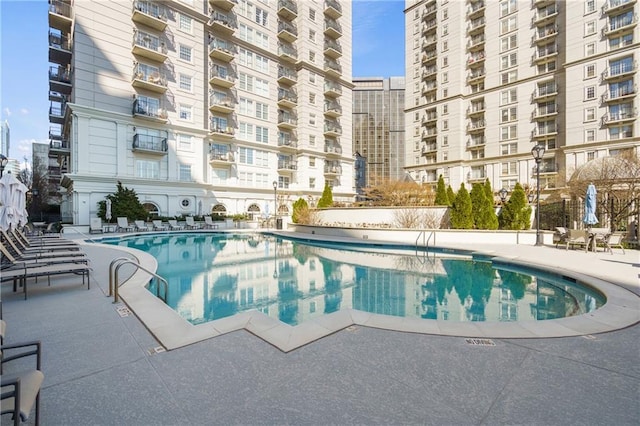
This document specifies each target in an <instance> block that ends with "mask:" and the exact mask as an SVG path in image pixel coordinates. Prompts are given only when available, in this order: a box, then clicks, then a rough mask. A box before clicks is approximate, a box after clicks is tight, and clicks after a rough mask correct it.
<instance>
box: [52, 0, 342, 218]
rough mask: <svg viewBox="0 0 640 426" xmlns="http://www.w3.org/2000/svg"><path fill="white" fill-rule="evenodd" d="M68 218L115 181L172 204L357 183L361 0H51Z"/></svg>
mask: <svg viewBox="0 0 640 426" xmlns="http://www.w3.org/2000/svg"><path fill="white" fill-rule="evenodd" d="M49 26H50V32H49V47H50V48H49V62H50V69H49V82H50V84H49V89H50V91H49V99H50V101H51V108H50V121H51V130H50V138H51V142H50V154H49V155H50V156H52V157H54V158H56V159H57V164H58V168H57V170H56V168H52V170H51V172H52V173H51V175H52V177H54V178H56V179H58V180H59V182H60V184H61V190H62V194H63V200H62V203H61V208H62V214H63V219H65V220H70V221H73V223H76V224H87V223H89V218H90V217H93V216H95V214H96V211H97V203H98V202H99V201H101V200H103V199H104V197H105V195H107V194H110V193H113V192H114V191H115V188H116V185H117V182H122V184H123V185H124V186H126V187H128V188H131V189H134V190H135V191H136V193H137V195H138V197H139V199H140V201H141V202H142V203H143V204H144V205H145V207H146V208H147V210H148V211H149V212H151V213H155V214H158V215H162V216H174V215H181V214H184V215H190V214H207V213H210V212H212V211H213V212H218V213H223V214H224V213H226V214H237V213H248V214H250V215H252V216H258V217H259V216H265V215H268V214H269V215H272V214H273V213H274V212H275V210H276V208H275V206H274V198H275V197H274V196H273V194H274V184H275V186H276V187H277V188H276V190H277V194H278V195H279V197H278V199H279V200H282V201H279V202H278V204H279V206H278V210H279V212H280V214H287V213H290V212H291V204H292V203H293V202H294V201H295V200H297V199H298V198H299V197H304V198H305V199H308V198H309V197H312V198H316V199H317V198H319V197H320V196H321V194H322V190H323V187H324V184H325V182H328V183H329V184H330V185H331V186H332V188H333V198H334V200H336V201H351V200H352V199H353V195H354V189H353V186H354V183H353V164H354V159H353V156H352V150H351V144H350V142H347V141H351V130H352V126H351V119H352V116H351V107H352V102H351V68H352V64H351V57H352V54H351V49H352V46H351V2H348V1H338V0H324V1H322V0H310V1H304V2H303V1H294V0H273V1H262V0H251V1H249V0H209V1H203V0H172V1H162V2H159V1H125V0H120V1H112V2H103V1H75V2H72V1H71V0H50V9H49Z"/></svg>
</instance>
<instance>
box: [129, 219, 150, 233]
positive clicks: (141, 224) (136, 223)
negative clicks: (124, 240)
mask: <svg viewBox="0 0 640 426" xmlns="http://www.w3.org/2000/svg"><path fill="white" fill-rule="evenodd" d="M133 226H135V227H136V231H148V230H149V227H148V226H147V225H145V223H144V222H143V221H142V220H134V221H133Z"/></svg>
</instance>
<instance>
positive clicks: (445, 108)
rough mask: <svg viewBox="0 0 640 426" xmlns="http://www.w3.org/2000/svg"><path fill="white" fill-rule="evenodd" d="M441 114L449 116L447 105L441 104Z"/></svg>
mask: <svg viewBox="0 0 640 426" xmlns="http://www.w3.org/2000/svg"><path fill="white" fill-rule="evenodd" d="M442 114H449V105H448V104H443V105H442Z"/></svg>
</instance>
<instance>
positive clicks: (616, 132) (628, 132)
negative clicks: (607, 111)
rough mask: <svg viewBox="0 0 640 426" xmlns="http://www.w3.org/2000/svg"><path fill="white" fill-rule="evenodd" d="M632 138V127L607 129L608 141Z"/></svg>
mask: <svg viewBox="0 0 640 426" xmlns="http://www.w3.org/2000/svg"><path fill="white" fill-rule="evenodd" d="M630 137H633V126H631V125H626V126H617V127H610V128H609V139H610V140H615V139H623V138H630Z"/></svg>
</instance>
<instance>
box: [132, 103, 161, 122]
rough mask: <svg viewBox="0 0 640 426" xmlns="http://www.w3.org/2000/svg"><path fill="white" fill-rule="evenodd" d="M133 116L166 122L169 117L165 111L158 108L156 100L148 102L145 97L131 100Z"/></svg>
mask: <svg viewBox="0 0 640 426" xmlns="http://www.w3.org/2000/svg"><path fill="white" fill-rule="evenodd" d="M132 113H133V116H134V117H139V118H145V119H148V120H153V121H158V122H162V123H166V122H167V120H168V119H169V114H167V111H166V110H164V109H162V108H160V104H159V103H157V102H149V101H148V100H147V99H145V98H137V99H135V100H134V101H133V111H132Z"/></svg>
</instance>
